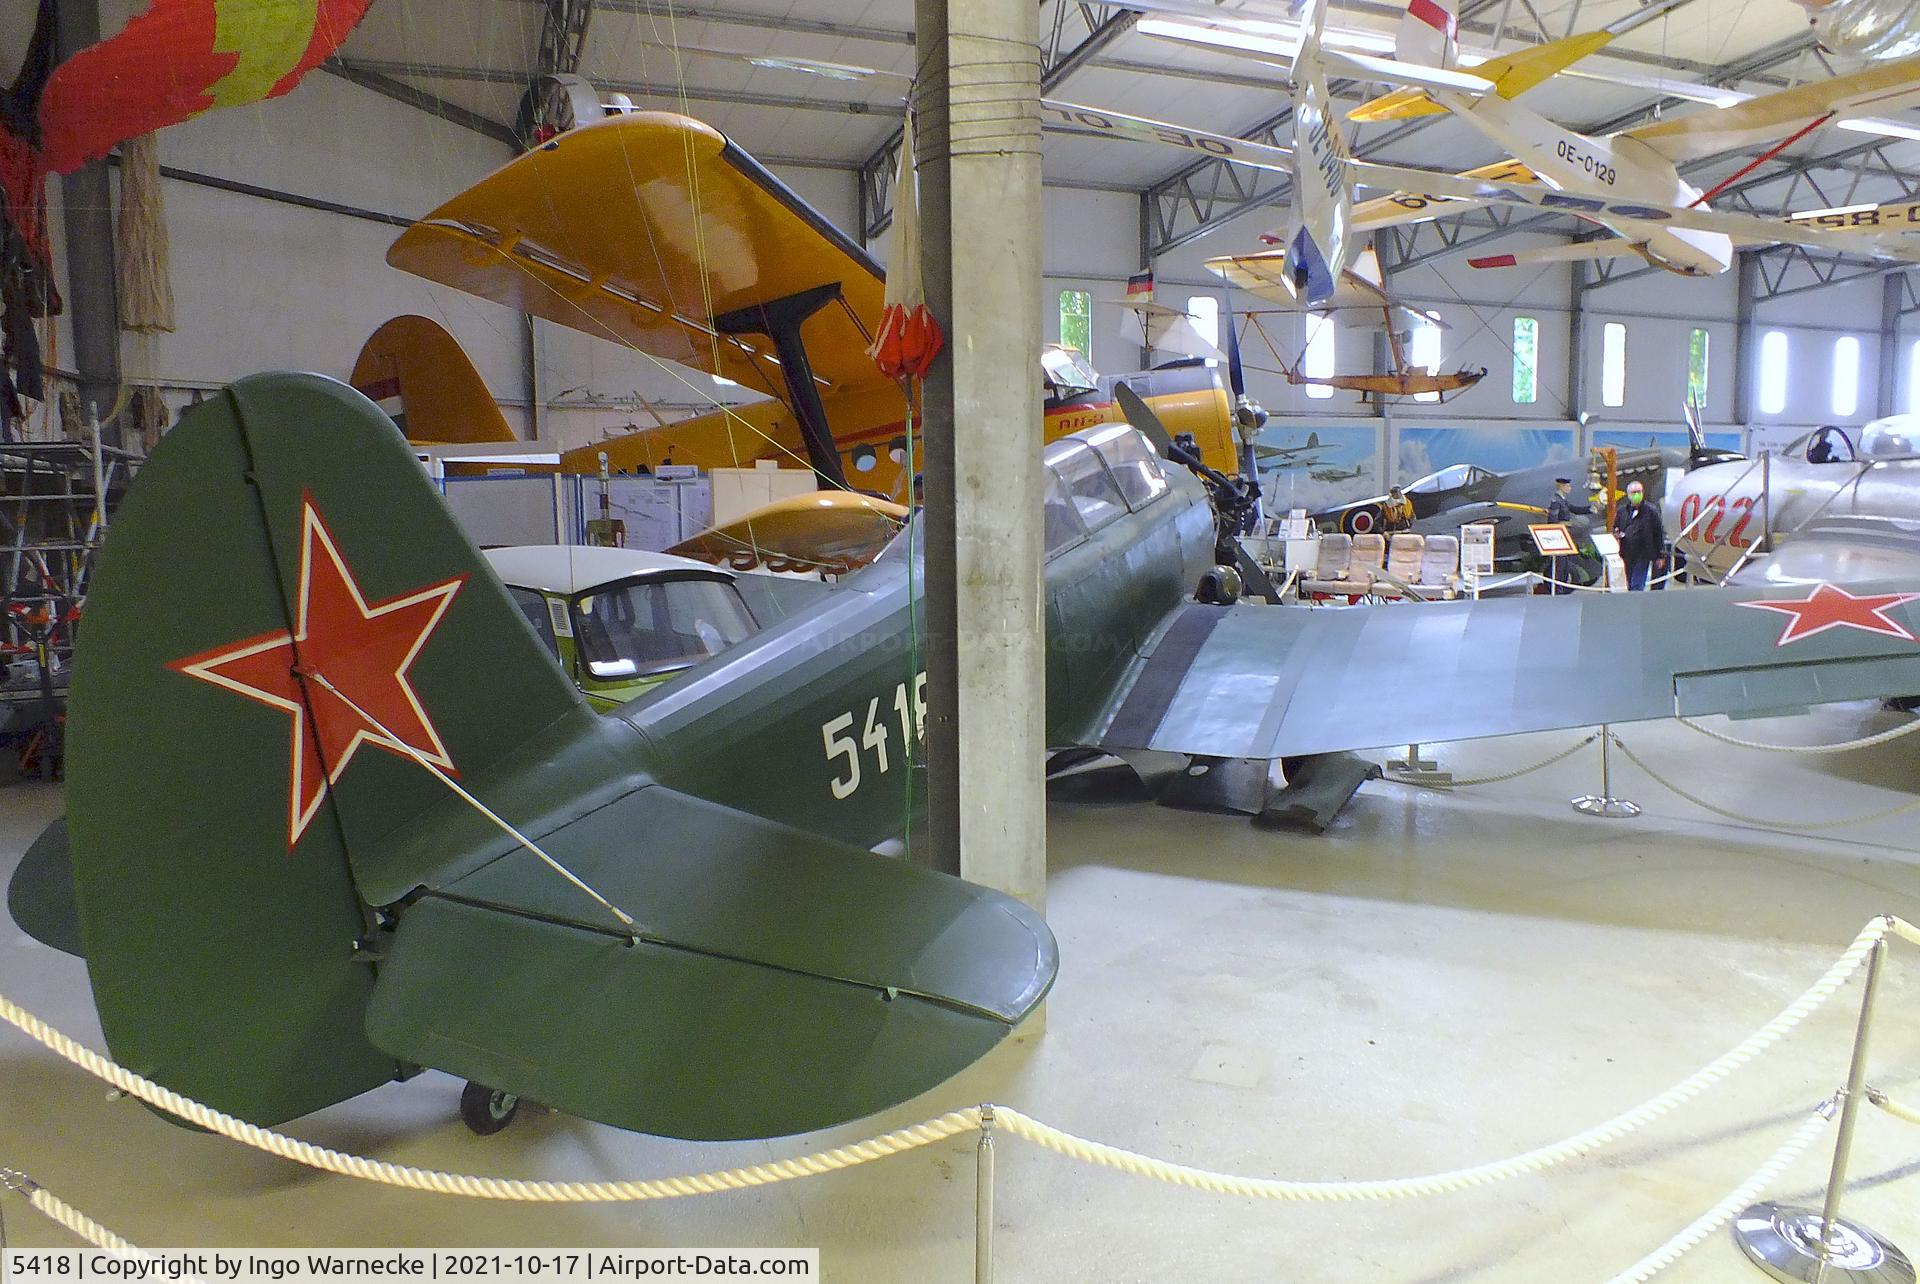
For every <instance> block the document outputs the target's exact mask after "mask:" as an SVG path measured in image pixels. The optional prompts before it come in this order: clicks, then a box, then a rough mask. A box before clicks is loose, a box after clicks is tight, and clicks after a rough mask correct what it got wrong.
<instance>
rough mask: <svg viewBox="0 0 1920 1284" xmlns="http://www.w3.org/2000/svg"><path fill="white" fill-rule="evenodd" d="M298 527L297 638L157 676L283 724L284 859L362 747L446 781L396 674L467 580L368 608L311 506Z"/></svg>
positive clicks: (181, 665) (205, 656)
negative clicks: (426, 765)
mask: <svg viewBox="0 0 1920 1284" xmlns="http://www.w3.org/2000/svg"><path fill="white" fill-rule="evenodd" d="M300 526H301V540H300V586H299V591H300V597H299V611H298V616H297V624H296V627H295V628H294V629H293V630H292V631H291V632H289V631H288V630H286V629H281V630H279V631H277V632H273V633H262V634H260V635H259V636H257V637H251V638H244V639H242V640H241V641H238V642H235V643H232V644H231V645H228V646H223V647H218V648H215V649H214V650H211V651H203V652H201V653H200V654H199V655H190V656H187V657H185V658H184V659H179V660H175V661H173V662H172V663H171V664H169V665H168V666H167V667H168V668H170V669H175V670H178V671H179V672H181V673H184V674H186V675H187V676H188V677H190V678H198V679H199V680H200V681H202V682H210V683H212V684H213V685H214V686H216V687H221V688H223V689H225V690H228V691H231V692H233V693H235V694H236V695H242V696H245V697H246V698H247V699H249V700H255V701H258V702H259V703H261V704H264V705H269V706H271V707H273V708H275V709H282V710H285V711H286V712H287V713H288V714H290V715H291V716H292V720H293V740H292V753H291V755H290V757H291V766H290V767H289V769H288V771H289V779H288V784H287V850H289V851H291V850H293V847H294V845H295V844H296V843H298V842H299V841H300V836H301V835H302V834H304V833H305V832H306V829H307V826H308V825H309V824H310V823H311V822H312V820H313V816H314V813H315V812H316V811H318V810H319V809H320V799H321V798H322V797H323V796H324V795H325V794H326V791H327V787H328V786H329V785H331V784H333V783H335V782H337V781H338V780H339V779H340V777H341V775H342V774H343V773H345V771H346V769H347V764H348V763H350V762H352V761H353V755H354V754H355V753H357V752H359V749H360V746H361V745H375V746H378V747H379V748H382V749H385V750H387V751H388V752H389V753H392V754H395V755H397V756H399V757H402V758H406V759H407V760H408V761H412V760H413V755H412V754H411V753H409V752H408V750H409V749H412V750H413V751H414V752H417V753H418V754H419V755H420V756H421V757H422V758H425V759H426V760H427V761H428V762H431V763H433V764H435V765H436V766H438V767H441V768H443V769H444V770H446V771H449V772H452V771H453V770H454V766H453V759H451V758H450V757H448V756H447V750H446V746H445V745H443V744H442V743H441V742H440V734H439V732H437V731H436V730H435V729H434V726H433V720H432V719H431V718H429V717H428V716H427V711H426V709H425V707H424V706H422V705H421V703H420V697H419V696H418V695H417V694H416V693H415V692H414V689H413V684H412V683H411V682H409V681H408V680H407V670H408V668H409V667H411V666H412V664H413V661H414V657H415V656H417V655H419V654H420V649H421V648H422V647H424V646H425V645H426V644H427V639H428V638H430V637H432V636H433V631H434V629H435V628H436V627H437V626H438V625H439V623H440V618H441V617H442V616H443V615H445V614H446V612H447V607H449V606H450V605H452V603H453V597H454V594H456V593H458V592H459V591H460V586H461V585H462V584H463V583H465V582H466V578H467V577H466V576H464V575H457V576H455V577H454V578H452V579H450V580H443V581H441V582H440V583H438V584H434V585H431V586H429V587H427V588H423V589H419V590H416V591H415V592H412V593H405V594H402V595H401V596H399V597H393V598H388V599H387V600H386V601H384V602H378V603H375V604H373V605H371V606H369V605H368V604H367V600H366V598H365V597H364V596H362V594H361V592H360V585H359V584H358V583H357V582H356V581H355V580H354V577H353V571H352V570H351V569H350V568H349V567H348V566H347V564H346V562H345V560H344V559H342V558H341V556H340V550H339V547H338V546H337V545H336V544H335V543H334V539H333V533H332V532H331V531H329V530H328V529H327V523H326V519H325V518H323V517H321V515H320V510H319V509H317V508H315V507H314V506H313V500H312V497H311V496H307V497H303V499H302V501H301V513H300ZM316 552H317V553H318V556H316ZM303 674H313V675H316V676H318V677H324V678H325V679H326V680H327V681H328V682H330V683H332V684H333V686H334V688H336V689H337V691H338V694H335V692H334V691H329V690H328V689H327V688H326V687H325V686H323V685H321V684H320V683H318V682H312V683H309V682H306V681H304V680H303V676H302V675H303ZM342 697H345V698H344V699H343V698H342ZM355 705H357V706H359V709H360V710H361V711H364V716H363V713H362V712H356V711H355V709H354V706H355ZM382 728H384V730H383V729H382ZM389 732H391V733H392V734H391V735H390V734H388V733H389Z"/></svg>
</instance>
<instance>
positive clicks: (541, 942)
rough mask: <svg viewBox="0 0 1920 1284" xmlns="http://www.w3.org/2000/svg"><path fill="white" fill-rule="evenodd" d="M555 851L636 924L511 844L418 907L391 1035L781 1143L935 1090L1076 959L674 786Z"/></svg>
mask: <svg viewBox="0 0 1920 1284" xmlns="http://www.w3.org/2000/svg"><path fill="white" fill-rule="evenodd" d="M543 845H544V846H545V847H546V848H547V850H548V851H549V852H550V853H551V854H552V855H553V856H554V857H555V858H556V859H558V860H560V861H561V862H562V863H563V864H565V865H567V866H568V867H569V868H571V869H572V870H573V871H574V872H575V873H577V874H578V875H579V876H580V877H581V878H583V879H584V880H585V881H586V882H588V883H589V884H591V885H592V886H594V887H595V888H596V889H598V890H599V891H600V892H602V893H603V894H604V895H606V896H607V897H608V899H610V900H611V901H613V902H614V903H615V904H617V905H619V906H621V907H622V908H623V909H624V910H626V911H627V912H628V913H630V914H632V915H633V916H634V918H635V919H637V920H638V922H639V924H640V933H641V935H640V939H639V940H638V941H637V942H634V943H630V942H629V940H628V939H627V938H626V937H624V936H622V935H621V934H619V932H618V931H617V930H610V929H612V928H614V927H615V925H614V924H613V923H612V920H611V919H610V918H607V917H605V916H603V915H596V914H593V913H590V912H589V911H593V910H594V909H595V907H594V906H593V905H592V904H591V903H589V902H586V901H585V900H584V898H583V897H582V896H581V894H580V893H579V892H578V891H576V890H575V889H574V888H572V887H571V886H569V885H568V884H567V883H566V882H564V881H563V880H561V879H560V878H558V877H556V876H555V875H553V874H551V873H549V872H547V871H546V870H545V869H543V868H541V867H540V866H539V865H538V864H537V863H535V860H534V858H533V857H532V856H531V855H529V854H527V853H524V852H521V853H515V854H510V855H508V856H506V857H503V858H501V859H500V860H498V861H495V862H494V863H493V864H491V865H489V866H487V867H485V868H483V869H480V870H478V871H476V872H474V873H472V874H470V875H468V876H467V877H465V878H463V879H460V880H458V881H457V882H454V883H452V884H451V885H449V886H447V887H445V888H443V889H441V890H440V891H438V892H436V893H431V894H429V895H428V896H426V897H424V898H423V899H421V900H420V901H419V902H417V903H416V904H415V905H414V906H413V907H412V908H411V909H409V910H408V912H407V914H406V916H405V917H404V918H403V919H402V920H401V922H400V925H399V928H398V930H397V931H396V933H395V934H394V939H393V941H392V943H391V945H390V947H389V950H388V955H387V958H386V960H385V962H384V964H383V965H382V967H381V969H380V976H379V981H378V982H377V984H376V986H375V989H374V996H373V1002H372V1006H371V1009H370V1012H369V1015H368V1032H369V1034H370V1035H371V1037H372V1038H373V1040H374V1042H375V1043H376V1044H378V1045H379V1046H380V1047H382V1048H384V1049H386V1050H387V1051H388V1052H389V1053H391V1054H392V1055H393V1056H395V1057H397V1058H399V1059H401V1060H404V1061H409V1062H413V1063H416V1064H420V1065H428V1066H433V1067H435V1068H437V1069H441V1070H445V1071H448V1072H450V1073H453V1074H457V1075H461V1076H464V1077H466V1078H469V1079H473V1080H477V1081H478V1082H481V1083H485V1084H487V1085H489V1086H491V1087H495V1088H500V1089H504V1090H506V1091H509V1092H514V1093H517V1094H519V1095H521V1096H524V1097H529V1098H532V1099H533V1100H536V1101H540V1102H543V1103H545V1104H547V1105H550V1106H554V1107H556V1108H558V1109H562V1110H566V1111H568V1112H570V1113H573V1114H577V1115H582V1116H585V1117H587V1118H591V1119H597V1120H600V1121H602V1122H606V1123H611V1124H614V1125H617V1126H619V1127H623V1128H632V1129H635V1130H638V1131H640V1132H647V1133H653V1134H656V1135H661V1136H670V1137H684V1138H689V1139H693V1140H702V1141H719V1140H729V1139H734V1138H742V1137H769V1136H783V1135H786V1134H789V1133H795V1132H806V1131H811V1130H813V1129H816V1128H825V1127H829V1126H832V1125H834V1124H838V1123H842V1122H845V1121H847V1120H850V1119H856V1118H860V1117H862V1116H864V1115H869V1114H872V1113H874V1112H875V1111H877V1110H881V1109H885V1108H886V1107H888V1106H891V1105H894V1104H897V1103H898V1102H901V1101H904V1100H907V1099H908V1098H910V1097H913V1096H916V1095H918V1094H919V1093H921V1092H924V1091H926V1090H928V1089H931V1088H934V1087H936V1086H938V1085H939V1084H940V1083H941V1082H942V1081H943V1080H945V1079H947V1078H948V1077H949V1076H951V1075H952V1074H954V1073H955V1072H957V1071H959V1070H960V1069H962V1068H964V1067H965V1066H966V1065H968V1064H969V1063H971V1062H972V1061H974V1060H975V1059H977V1058H978V1057H979V1056H980V1055H981V1054H982V1053H984V1052H985V1051H987V1049H988V1048H990V1047H992V1046H993V1044H994V1043H995V1042H997V1041H998V1040H999V1039H1000V1038H1001V1037H1003V1036H1004V1035H1005V1034H1006V1033H1007V1032H1008V1031H1009V1030H1011V1029H1012V1028H1013V1026H1014V1025H1015V1024H1016V1023H1017V1022H1018V1021H1019V1020H1020V1019H1021V1018H1022V1017H1024V1016H1026V1015H1027V1014H1028V1013H1029V1012H1031V1011H1032V1010H1033V1008H1034V1006H1035V1005H1036V1004H1038V1003H1039V1001H1040V999H1041V997H1042V996H1043V995H1044V994H1045V993H1046V991H1047V987H1048V986H1049V985H1050V984H1051V982H1052V980H1053V975H1054V971H1055V968H1056V966H1057V962H1058V959H1057V954H1056V949H1055V946H1054V942H1053V937H1052V935H1051V934H1050V933H1049V932H1048V930H1047V927H1046V925H1045V923H1043V922H1042V921H1041V920H1040V918H1039V916H1038V915H1036V914H1034V913H1033V912H1032V911H1031V910H1029V909H1027V908H1026V907H1025V906H1023V905H1021V904H1020V903H1019V902H1018V901H1015V900H1013V899H1012V898H1010V897H1007V896H1003V895H1001V894H999V893H997V892H992V891H988V890H986V889H984V888H979V887H975V886H972V885H971V884H968V883H964V882H961V881H960V880H959V879H956V878H950V877H947V876H945V875H942V874H935V873H930V872H928V871H925V870H922V869H918V868H915V867H914V866H912V865H909V864H908V863H906V862H904V861H901V860H896V859H890V858H887V857H882V856H876V855H873V854H872V853H869V852H863V851H860V850H858V849H856V848H851V847H847V846H844V845H842V844H839V843H835V842H833V841H831V840H828V839H825V838H821V837H817V836H815V835H811V834H807V833H804V832H802V831H799V830H795V829H790V828H787V827H786V826H783V825H780V824H777V823H775V822H773V821H769V820H764V819H761V818H759V817H756V816H750V815H748V814H746V813H744V812H739V811H735V810H732V809H730V808H727V807H723V806H720V805H718V804H715V803H710V802H705V801H702V800H700V799H697V798H693V797H690V796H688V795H685V794H681V793H677V792H675V791H673V790H670V789H667V788H665V787H663V786H660V785H649V786H647V787H644V788H641V789H638V790H636V791H635V792H633V793H630V794H628V795H626V796H625V797H623V798H621V799H619V800H618V801H616V802H615V803H613V804H611V805H609V806H606V807H603V808H601V809H600V810H598V811H595V812H593V813H591V814H589V815H587V816H585V817H582V818H581V819H579V820H577V821H574V822H573V823H571V824H569V825H567V826H565V827H564V828H562V829H560V830H559V831H557V832H556V833H553V834H551V835H549V836H548V837H547V838H546V840H545V841H544V843H543ZM562 999H563V1001H562Z"/></svg>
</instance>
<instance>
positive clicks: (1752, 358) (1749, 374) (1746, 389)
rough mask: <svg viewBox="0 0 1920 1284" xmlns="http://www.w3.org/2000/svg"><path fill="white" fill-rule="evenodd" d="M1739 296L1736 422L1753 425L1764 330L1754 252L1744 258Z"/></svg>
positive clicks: (1735, 314) (1735, 351) (1735, 350)
mask: <svg viewBox="0 0 1920 1284" xmlns="http://www.w3.org/2000/svg"><path fill="white" fill-rule="evenodd" d="M1738 271H1739V273H1740V282H1739V294H1738V296H1737V299H1736V301H1735V303H1734V305H1733V322H1734V331H1733V422H1734V423H1736V424H1739V425H1741V426H1742V427H1751V426H1752V424H1753V408H1754V406H1755V405H1756V404H1757V402H1758V398H1759V393H1760V327H1759V326H1758V325H1757V324H1756V323H1755V322H1754V319H1753V309H1754V307H1755V305H1757V304H1758V303H1759V301H1760V260H1759V258H1758V257H1757V256H1756V255H1754V254H1752V253H1751V252H1749V253H1746V254H1742V255H1741V256H1740V266H1739V268H1738Z"/></svg>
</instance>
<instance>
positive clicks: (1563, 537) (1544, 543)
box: [1527, 522, 1580, 557]
mask: <svg viewBox="0 0 1920 1284" xmlns="http://www.w3.org/2000/svg"><path fill="white" fill-rule="evenodd" d="M1527 534H1529V535H1531V536H1533V546H1534V547H1535V548H1537V549H1539V550H1540V555H1541V556H1542V557H1572V556H1574V555H1575V554H1577V553H1578V552H1579V551H1580V546H1579V545H1578V544H1576V543H1574V542H1573V532H1572V531H1571V530H1569V529H1568V527H1567V524H1566V523H1565V522H1542V523H1541V524H1540V525H1538V526H1529V527H1527Z"/></svg>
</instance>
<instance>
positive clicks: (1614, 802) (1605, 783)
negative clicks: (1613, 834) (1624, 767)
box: [1569, 724, 1640, 820]
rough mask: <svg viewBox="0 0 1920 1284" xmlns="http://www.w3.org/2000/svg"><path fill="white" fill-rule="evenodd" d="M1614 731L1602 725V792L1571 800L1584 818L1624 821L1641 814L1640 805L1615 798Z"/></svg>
mask: <svg viewBox="0 0 1920 1284" xmlns="http://www.w3.org/2000/svg"><path fill="white" fill-rule="evenodd" d="M1612 746H1613V730H1612V728H1610V727H1608V726H1606V725H1604V724H1602V726H1601V728H1600V792H1599V793H1597V794H1581V795H1580V796H1579V797H1578V798H1574V799H1571V800H1569V801H1570V802H1571V803H1572V805H1573V809H1574V810H1575V811H1577V812H1579V813H1580V814H1581V815H1583V816H1605V817H1607V818H1609V819H1613V820H1624V819H1626V818H1628V817H1630V816H1638V815H1639V814H1640V806H1639V804H1638V803H1630V802H1628V801H1627V800H1626V799H1624V798H1615V797H1614V796H1613V757H1612V752H1611V750H1612Z"/></svg>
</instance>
